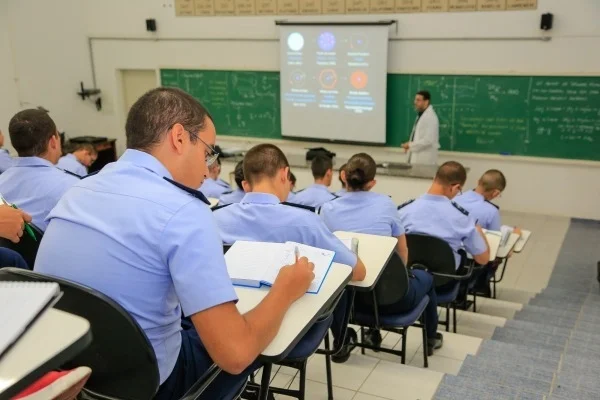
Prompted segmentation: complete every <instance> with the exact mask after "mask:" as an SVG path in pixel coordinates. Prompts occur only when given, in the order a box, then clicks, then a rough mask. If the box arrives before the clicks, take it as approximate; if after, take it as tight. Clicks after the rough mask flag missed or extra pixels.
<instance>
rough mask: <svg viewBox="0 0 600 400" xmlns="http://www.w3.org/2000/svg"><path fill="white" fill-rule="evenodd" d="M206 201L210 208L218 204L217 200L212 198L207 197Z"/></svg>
mask: <svg viewBox="0 0 600 400" xmlns="http://www.w3.org/2000/svg"><path fill="white" fill-rule="evenodd" d="M206 199H207V200H208V201H209V203H210V207H211V208H212V207H214V206H216V205H217V204H219V199H215V198H214V197H207V198H206Z"/></svg>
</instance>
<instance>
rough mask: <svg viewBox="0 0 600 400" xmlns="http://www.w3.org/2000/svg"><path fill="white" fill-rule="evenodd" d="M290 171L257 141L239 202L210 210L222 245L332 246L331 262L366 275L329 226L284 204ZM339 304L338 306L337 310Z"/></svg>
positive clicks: (276, 152)
mask: <svg viewBox="0 0 600 400" xmlns="http://www.w3.org/2000/svg"><path fill="white" fill-rule="evenodd" d="M289 171H290V167H289V163H288V160H287V158H286V157H285V155H284V154H283V152H282V151H281V150H280V149H279V148H278V147H277V146H275V145H272V144H260V145H257V146H254V147H253V148H252V149H250V151H248V153H246V156H245V157H244V177H245V178H246V180H245V181H244V189H245V190H246V195H245V196H244V198H243V199H242V201H241V202H239V203H237V204H231V205H228V206H224V207H221V208H217V209H215V210H214V212H213V215H214V216H215V219H216V221H217V226H218V227H219V232H220V234H221V238H222V239H223V243H225V244H232V243H234V242H235V241H237V240H250V241H263V242H277V243H284V242H287V241H294V242H298V243H303V244H306V245H309V246H315V247H320V248H323V249H327V250H333V251H335V252H336V254H335V258H334V261H335V262H337V263H340V264H346V265H349V266H351V267H353V268H354V272H353V274H352V279H353V280H357V281H361V280H363V279H365V275H366V270H365V266H364V264H363V263H362V261H361V260H360V259H359V258H358V257H357V256H356V255H355V254H354V253H353V252H352V251H350V250H349V249H348V248H347V247H346V246H345V245H344V244H343V243H342V242H341V241H340V240H339V239H338V238H336V237H335V236H334V235H333V233H331V231H330V230H329V229H327V226H325V224H324V223H323V221H321V219H320V218H319V216H318V215H317V214H315V212H314V209H312V208H311V207H299V206H297V205H294V204H287V203H286V204H282V201H284V200H285V199H287V198H288V194H289V191H290V184H289ZM307 208H308V209H307ZM340 303H341V302H340ZM343 308H344V307H343V306H338V309H339V310H343ZM341 316H343V313H341V315H340V312H338V313H334V322H333V325H332V331H333V333H334V340H336V338H339V337H340V335H341V333H342V330H341V322H342V321H341V319H342V318H340V317H341ZM347 349H348V347H346V350H347Z"/></svg>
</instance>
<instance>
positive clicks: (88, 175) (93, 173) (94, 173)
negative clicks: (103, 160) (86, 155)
mask: <svg viewBox="0 0 600 400" xmlns="http://www.w3.org/2000/svg"><path fill="white" fill-rule="evenodd" d="M98 172H100V170H98V171H94V172H92V173H91V174H87V175H86V176H82V177H81V179H85V178H89V177H90V176H94V175H96V174H97V173H98Z"/></svg>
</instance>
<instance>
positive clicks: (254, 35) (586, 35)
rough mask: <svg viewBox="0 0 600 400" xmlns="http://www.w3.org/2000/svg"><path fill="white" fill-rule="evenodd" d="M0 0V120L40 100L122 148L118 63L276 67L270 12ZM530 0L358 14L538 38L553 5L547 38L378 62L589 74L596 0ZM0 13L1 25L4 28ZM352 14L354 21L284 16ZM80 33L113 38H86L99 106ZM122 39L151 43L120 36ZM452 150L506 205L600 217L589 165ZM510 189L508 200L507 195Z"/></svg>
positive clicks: (433, 43)
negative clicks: (184, 11)
mask: <svg viewBox="0 0 600 400" xmlns="http://www.w3.org/2000/svg"><path fill="white" fill-rule="evenodd" d="M0 3H1V4H4V5H3V6H2V5H0V7H5V8H7V9H6V13H5V12H0V14H1V15H3V16H4V15H7V16H8V22H9V24H8V30H9V32H8V33H9V35H8V37H9V40H10V44H11V46H12V48H13V54H14V57H13V59H12V63H13V64H14V67H13V68H11V67H10V66H6V64H7V62H5V60H8V63H10V62H11V56H10V54H9V53H10V51H9V48H8V47H7V46H6V45H3V44H2V42H1V41H2V40H3V39H2V38H0V59H2V64H1V66H0V75H2V77H1V78H0V79H2V80H1V81H0V82H1V83H2V87H3V88H4V86H5V81H6V80H7V78H6V75H8V76H9V77H10V75H11V72H10V71H16V78H17V89H18V96H17V90H15V93H13V94H12V95H11V91H10V90H9V91H8V96H7V97H9V98H10V97H15V98H16V99H14V100H10V99H7V100H0V101H3V102H8V103H10V104H8V105H7V106H6V107H5V106H4V104H3V103H0V104H1V105H2V109H1V111H0V117H1V118H2V121H1V122H0V126H5V125H6V124H7V122H5V121H6V119H7V118H8V116H10V115H11V114H12V113H13V111H10V109H11V108H14V107H15V105H17V106H18V104H19V101H20V102H21V103H23V104H24V105H25V104H27V103H30V104H32V105H43V106H44V107H46V108H48V109H49V110H50V111H51V115H52V116H53V118H54V119H55V120H56V122H57V124H58V125H59V127H60V128H61V129H63V130H65V131H66V132H67V134H70V135H72V136H73V135H82V134H91V135H102V136H109V137H115V138H117V139H119V140H118V146H119V150H120V151H122V150H123V149H124V144H125V140H124V135H123V126H124V115H123V100H122V93H121V88H120V74H119V73H117V70H119V69H148V68H157V69H158V68H161V67H179V68H214V69H242V70H243V69H258V70H277V69H278V62H279V61H278V60H279V56H278V43H277V29H276V27H275V25H274V23H273V21H274V20H275V18H274V17H229V18H224V17H212V18H199V17H188V18H176V17H175V16H174V9H173V2H172V0H164V1H158V0H128V1H120V0H103V1H97V0H79V1H76V0H52V1H47V0H4V1H0ZM6 3H7V4H6ZM538 3H539V7H538V10H536V11H519V12H489V13H482V12H477V13H444V14H397V15H385V16H365V17H364V19H365V20H377V19H381V18H382V17H385V18H394V19H398V32H397V33H396V31H395V29H393V30H392V32H391V36H393V37H397V38H402V39H411V38H412V39H423V38H449V37H454V38H473V37H488V38H489V37H502V38H507V37H509V38H514V37H539V36H542V35H543V34H542V33H541V32H540V30H539V18H540V17H539V15H540V14H541V13H543V12H553V13H554V15H555V28H554V29H553V30H552V31H551V32H550V33H549V35H550V36H551V37H552V40H551V41H549V42H540V41H515V40H498V41H473V40H462V41H461V40H457V41H442V40H393V41H391V42H390V52H389V54H390V58H389V65H388V69H389V71H390V72H399V73H410V72H422V73H426V72H431V73H435V72H440V73H452V72H456V73H466V74H468V73H494V74H519V73H520V74H557V75H568V74H599V73H600V52H598V49H599V48H600V24H599V23H598V22H597V21H598V17H600V1H598V0H577V1H566V0H539V1H538ZM0 11H4V10H3V9H2V8H0ZM2 18H4V17H0V33H4V32H3V30H4V29H5V28H4V26H5V24H4V23H2V22H3V19H2ZM146 18H155V19H156V20H157V25H158V33H157V34H156V35H153V34H150V33H147V32H146V31H145V23H144V20H145V19H146ZM358 18H361V17H359V16H337V17H295V18H293V19H313V20H314V19H321V20H343V19H346V20H356V19H358ZM88 37H96V38H100V37H103V38H108V37H111V38H115V39H114V40H100V39H96V40H93V53H94V59H95V68H96V75H97V84H98V87H99V88H101V89H102V91H103V102H104V109H103V110H102V111H101V112H97V111H96V110H95V107H94V105H93V103H91V102H89V101H86V102H83V101H82V100H81V99H79V98H78V97H77V96H76V95H75V92H76V91H77V90H78V85H79V81H81V80H82V81H84V83H85V84H86V85H87V86H91V85H92V80H91V68H90V59H89V53H88V39H87V38H88ZM124 38H138V39H139V38H158V39H161V40H158V41H139V40H138V41H135V40H119V39H124ZM163 39H173V40H163ZM175 39H176V40H175ZM182 39H185V40H182ZM6 71H8V72H7V73H6V74H5V72H6ZM3 95H4V93H3ZM0 97H1V96H0ZM5 109H6V111H5ZM373 152H374V153H378V152H379V150H373ZM451 156H452V157H453V158H457V159H459V160H460V161H463V162H464V163H465V164H467V165H469V166H470V167H471V168H472V170H473V174H475V173H477V174H478V173H479V172H481V171H482V170H484V169H486V168H487V167H488V166H489V167H501V168H503V169H505V170H506V171H509V172H508V174H509V180H510V185H511V186H510V189H514V190H509V192H507V194H506V196H505V197H506V198H507V199H506V203H507V205H506V208H509V209H514V210H522V211H537V212H544V213H551V214H563V215H572V216H579V217H589V218H597V219H600V207H599V206H598V205H597V204H595V203H596V201H592V200H590V197H592V198H593V197H594V196H595V198H596V199H597V198H598V197H599V196H598V195H599V194H600V179H598V177H599V176H600V174H599V172H600V167H598V164H593V163H588V164H578V163H574V164H569V163H556V164H547V163H531V162H529V161H520V160H519V159H517V158H511V159H501V160H498V159H497V158H495V157H485V158H483V159H481V158H477V157H472V156H470V155H465V154H457V155H451ZM580 165H586V167H582V166H580ZM559 178H561V179H559ZM563 178H564V179H563ZM517 190H518V192H517ZM521 190H523V192H521ZM509 193H511V194H509ZM515 193H516V194H515ZM509 196H517V197H516V198H515V199H514V201H510V202H509V201H508V199H509V198H510V197H509ZM521 199H522V200H521ZM503 201H504V200H503Z"/></svg>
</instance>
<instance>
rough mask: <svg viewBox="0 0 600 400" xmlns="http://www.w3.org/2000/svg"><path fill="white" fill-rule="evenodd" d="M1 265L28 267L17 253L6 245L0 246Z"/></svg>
mask: <svg viewBox="0 0 600 400" xmlns="http://www.w3.org/2000/svg"><path fill="white" fill-rule="evenodd" d="M3 267H15V268H23V269H29V267H28V266H27V263H26V262H25V260H24V259H23V257H21V255H20V254H19V253H17V252H16V251H14V250H11V249H7V248H6V247H0V268H3Z"/></svg>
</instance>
